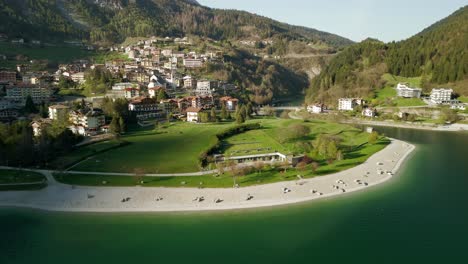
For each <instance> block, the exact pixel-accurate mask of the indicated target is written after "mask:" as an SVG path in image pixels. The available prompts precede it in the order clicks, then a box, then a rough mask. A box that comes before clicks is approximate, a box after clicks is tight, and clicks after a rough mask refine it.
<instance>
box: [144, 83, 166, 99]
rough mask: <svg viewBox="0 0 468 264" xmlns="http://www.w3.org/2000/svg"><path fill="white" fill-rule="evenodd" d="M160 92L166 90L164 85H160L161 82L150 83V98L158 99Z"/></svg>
mask: <svg viewBox="0 0 468 264" xmlns="http://www.w3.org/2000/svg"><path fill="white" fill-rule="evenodd" d="M160 90H165V89H164V87H163V85H162V84H160V83H159V82H150V84H149V85H148V94H149V97H150V98H157V97H158V94H159V91H160Z"/></svg>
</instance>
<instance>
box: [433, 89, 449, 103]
mask: <svg viewBox="0 0 468 264" xmlns="http://www.w3.org/2000/svg"><path fill="white" fill-rule="evenodd" d="M452 93H453V90H452V89H444V88H440V89H432V92H431V101H432V102H433V103H435V104H443V103H447V102H450V100H451V99H452Z"/></svg>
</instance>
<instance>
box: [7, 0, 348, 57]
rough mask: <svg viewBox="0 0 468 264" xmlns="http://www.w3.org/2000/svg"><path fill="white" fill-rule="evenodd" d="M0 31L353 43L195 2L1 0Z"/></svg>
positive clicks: (108, 38)
mask: <svg viewBox="0 0 468 264" xmlns="http://www.w3.org/2000/svg"><path fill="white" fill-rule="evenodd" d="M0 33H4V34H7V35H8V36H11V37H29V38H39V39H48V38H49V39H50V38H56V39H65V38H68V39H84V40H90V41H92V42H95V43H115V42H121V41H123V40H124V39H125V38H126V37H147V36H150V35H167V36H182V35H186V34H192V35H198V36H201V37H209V38H212V39H215V40H231V39H243V38H247V39H249V38H260V39H261V38H272V37H279V38H286V39H304V40H308V41H321V42H323V43H326V44H327V45H329V46H331V47H335V48H340V47H344V46H348V45H350V44H352V43H353V42H352V41H351V40H348V39H346V38H343V37H340V36H337V35H334V34H330V33H326V32H322V31H319V30H315V29H310V28H305V27H298V26H292V25H288V24H285V23H281V22H277V21H275V20H272V19H269V18H266V17H262V16H258V15H254V14H251V13H248V12H243V11H236V10H221V9H211V8H208V7H204V6H201V5H200V4H199V3H198V2H197V1H194V0H0Z"/></svg>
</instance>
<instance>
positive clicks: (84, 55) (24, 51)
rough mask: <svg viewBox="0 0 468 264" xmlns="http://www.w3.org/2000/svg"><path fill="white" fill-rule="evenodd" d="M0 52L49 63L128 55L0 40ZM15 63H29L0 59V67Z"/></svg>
mask: <svg viewBox="0 0 468 264" xmlns="http://www.w3.org/2000/svg"><path fill="white" fill-rule="evenodd" d="M0 54H3V55H6V56H7V57H16V56H17V55H23V56H26V57H27V58H28V59H29V60H47V61H48V62H49V63H69V62H71V61H74V60H77V59H91V60H92V61H94V62H96V63H104V62H105V61H109V60H113V59H122V60H128V57H127V56H126V55H124V54H120V53H118V52H101V51H88V50H85V49H83V48H82V47H75V46H66V45H62V46H34V45H14V44H11V43H9V42H0ZM17 64H27V65H28V64H29V61H28V60H19V61H18V60H4V61H2V60H0V68H7V69H15V67H16V65H17Z"/></svg>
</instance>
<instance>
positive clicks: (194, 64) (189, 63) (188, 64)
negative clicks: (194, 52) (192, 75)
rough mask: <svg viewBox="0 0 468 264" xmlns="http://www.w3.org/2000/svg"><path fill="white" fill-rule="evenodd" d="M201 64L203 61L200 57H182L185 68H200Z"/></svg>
mask: <svg viewBox="0 0 468 264" xmlns="http://www.w3.org/2000/svg"><path fill="white" fill-rule="evenodd" d="M202 66H203V61H202V60H200V59H184V67H185V68H200V67H202Z"/></svg>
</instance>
